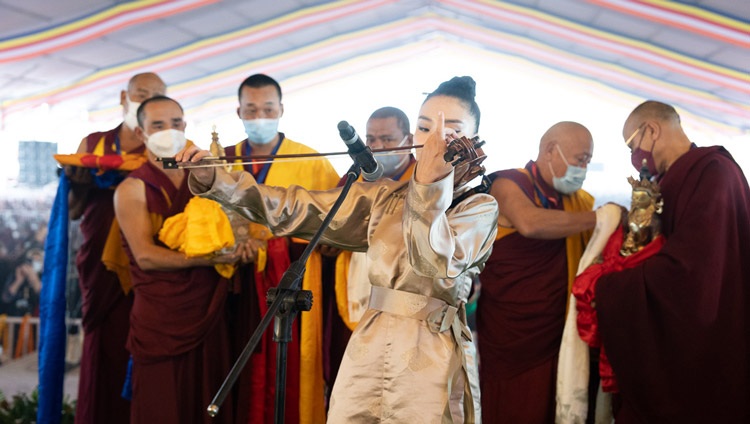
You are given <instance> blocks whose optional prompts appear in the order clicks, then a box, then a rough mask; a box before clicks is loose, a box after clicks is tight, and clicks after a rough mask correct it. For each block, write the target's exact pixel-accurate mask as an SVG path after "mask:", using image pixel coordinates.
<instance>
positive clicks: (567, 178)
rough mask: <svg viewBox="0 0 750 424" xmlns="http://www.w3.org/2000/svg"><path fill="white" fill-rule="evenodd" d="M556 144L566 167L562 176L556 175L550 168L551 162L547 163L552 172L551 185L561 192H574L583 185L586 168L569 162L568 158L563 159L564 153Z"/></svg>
mask: <svg viewBox="0 0 750 424" xmlns="http://www.w3.org/2000/svg"><path fill="white" fill-rule="evenodd" d="M556 146H557V150H558V151H559V152H560V157H562V160H563V161H564V162H565V165H567V166H568V169H567V170H566V171H565V175H563V176H562V177H556V176H555V171H553V170H552V163H551V162H548V163H547V164H548V165H549V170H550V172H551V173H552V186H553V187H554V188H555V190H556V191H557V192H559V193H562V194H572V193H575V192H576V191H578V190H580V189H581V187H582V186H583V181H584V180H585V179H586V168H582V167H580V166H573V165H571V164H569V163H568V160H567V159H565V155H564V154H563V152H562V149H561V148H560V145H559V144H557V145H556Z"/></svg>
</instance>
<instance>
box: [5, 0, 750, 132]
mask: <svg viewBox="0 0 750 424" xmlns="http://www.w3.org/2000/svg"><path fill="white" fill-rule="evenodd" d="M749 21H750V7H748V5H747V3H746V2H745V1H736V0H705V1H689V2H664V1H656V0H633V1H631V0H587V1H580V0H514V1H488V0H398V1H396V0H340V1H315V0H274V1H263V0H252V1H247V0H225V1H217V0H177V1H166V0H145V1H135V2H122V1H99V2H90V1H87V0H61V1H56V2H49V1H46V0H27V1H24V2H11V1H10V0H3V1H0V28H2V30H0V65H1V66H2V68H0V69H2V72H0V87H2V89H1V90H0V112H1V113H2V116H3V118H4V117H5V116H8V115H11V114H14V113H19V112H22V111H25V110H28V109H29V108H33V107H35V106H38V105H40V104H43V103H47V104H49V105H65V104H76V105H78V106H79V107H82V108H83V109H84V110H86V111H88V112H89V113H93V114H94V116H96V114H97V113H99V114H100V115H101V116H106V117H111V116H116V115H117V114H118V113H119V109H118V108H117V99H118V98H119V97H118V95H117V93H118V91H119V90H121V89H122V88H123V87H124V86H125V84H126V83H127V80H128V79H129V78H130V77H131V76H132V75H133V74H135V73H138V72H143V71H154V72H157V73H159V74H160V75H161V76H162V77H163V78H164V80H165V81H166V82H167V84H168V86H169V94H170V95H171V96H173V97H175V98H179V99H180V101H181V102H182V104H183V105H184V106H185V107H186V108H187V109H191V108H197V107H198V106H200V105H205V104H207V103H209V102H211V101H214V100H217V99H218V100H220V99H228V98H234V97H235V96H236V87H237V85H238V82H239V81H241V80H242V79H244V78H245V77H246V76H248V75H250V74H252V73H256V72H263V73H268V74H271V75H273V76H274V77H276V78H277V79H279V80H284V79H287V78H291V77H295V76H300V75H305V74H308V73H311V72H313V71H315V70H319V69H321V68H323V67H326V66H331V65H335V64H337V63H342V62H344V61H347V60H349V59H352V58H355V57H359V56H362V55H367V54H370V53H374V52H379V51H388V50H390V49H397V48H398V49H403V48H404V47H406V48H408V47H409V46H419V45H420V43H424V42H426V41H429V40H447V41H448V42H451V43H460V44H465V45H471V46H472V47H478V48H480V49H485V50H489V51H493V52H500V53H503V54H507V55H512V56H518V57H522V58H524V59H526V60H531V61H533V62H535V63H538V64H539V65H541V66H544V67H548V68H551V69H554V70H557V71H562V72H566V73H569V74H573V75H576V76H579V77H583V78H586V79H589V80H594V81H598V82H600V83H603V84H605V85H607V86H609V87H612V88H615V89H617V90H621V91H624V92H627V93H631V94H634V95H638V96H640V97H643V98H657V99H661V100H664V101H666V102H669V103H672V104H675V105H679V106H680V107H681V108H683V109H685V110H688V111H690V112H691V113H693V114H696V115H698V116H702V117H705V118H707V119H709V120H711V121H714V122H716V123H718V124H720V125H725V126H727V127H733V128H735V129H739V130H740V131H741V132H747V131H748V130H750V119H748V118H750V76H749V69H750V23H749ZM381 57H382V58H383V59H381V60H383V61H387V60H393V58H391V59H388V55H383V56H381ZM344 72H350V73H355V72H357V69H356V67H349V68H348V69H345V70H344ZM317 78H318V80H319V79H320V78H325V76H322V77H321V76H318V77H317ZM331 78H333V76H331ZM302 81H306V83H307V84H313V83H315V82H316V81H317V80H304V79H302ZM295 88H296V89H298V88H303V87H292V89H295ZM285 90H289V87H285ZM196 113H198V114H203V115H204V116H200V117H199V118H204V119H209V118H211V116H210V115H211V114H218V113H219V111H218V110H216V109H212V108H199V109H196Z"/></svg>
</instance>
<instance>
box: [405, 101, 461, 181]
mask: <svg viewBox="0 0 750 424" xmlns="http://www.w3.org/2000/svg"><path fill="white" fill-rule="evenodd" d="M455 136H456V135H455V132H454V131H453V130H451V129H450V128H445V115H444V114H443V112H438V121H437V126H436V128H435V131H433V132H431V133H430V135H429V137H427V141H425V143H424V146H423V147H422V151H421V152H420V153H419V161H418V162H417V171H416V174H415V175H414V179H415V180H416V181H417V182H418V183H423V184H430V183H434V182H435V181H440V180H442V179H443V178H445V176H446V175H448V174H450V173H451V171H452V170H453V166H452V165H451V164H450V163H449V162H446V161H445V159H444V158H443V156H444V155H445V152H446V151H447V150H448V143H447V142H446V139H449V140H452V139H453V138H455Z"/></svg>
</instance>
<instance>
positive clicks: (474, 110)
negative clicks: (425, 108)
mask: <svg viewBox="0 0 750 424" xmlns="http://www.w3.org/2000/svg"><path fill="white" fill-rule="evenodd" d="M476 94H477V83H476V82H475V81H474V78H472V77H469V76H463V77H453V78H451V79H450V80H448V81H445V82H443V83H441V84H440V85H439V86H438V88H436V89H435V91H433V92H432V93H430V94H428V95H427V98H425V99H424V101H425V102H426V101H427V100H429V99H430V98H432V97H435V96H448V97H454V98H456V99H459V100H461V101H462V102H464V104H465V105H466V107H467V108H468V109H469V113H470V114H471V116H473V117H474V119H475V120H476V121H477V128H476V129H477V131H479V118H480V117H481V112H480V111H479V105H477V102H476V101H475V100H474V97H476ZM422 104H424V102H422Z"/></svg>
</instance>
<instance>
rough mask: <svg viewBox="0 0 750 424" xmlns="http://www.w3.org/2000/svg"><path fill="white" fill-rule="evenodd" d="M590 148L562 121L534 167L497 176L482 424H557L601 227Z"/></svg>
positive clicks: (481, 329)
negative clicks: (578, 276)
mask: <svg viewBox="0 0 750 424" xmlns="http://www.w3.org/2000/svg"><path fill="white" fill-rule="evenodd" d="M593 147H594V146H593V140H592V137H591V133H590V132H589V131H588V130H587V129H586V128H585V127H584V126H583V125H580V124H578V123H575V122H560V123H557V124H555V125H553V126H552V127H551V128H550V129H549V130H547V132H546V133H545V134H544V135H543V136H542V139H541V142H540V145H539V156H538V157H537V159H536V160H535V161H529V163H528V164H526V166H525V167H524V168H520V169H508V170H504V171H498V172H495V173H494V174H492V175H491V176H490V178H491V179H492V180H493V183H492V189H491V191H490V193H491V194H492V195H493V196H494V197H495V199H496V200H497V202H498V208H499V212H500V215H499V218H498V235H497V239H496V240H495V243H494V246H493V252H492V255H491V256H490V259H489V260H488V261H487V265H486V268H485V269H484V271H483V272H482V274H481V276H480V279H481V281H482V292H481V295H480V296H479V302H478V309H477V327H478V328H477V329H478V333H479V337H478V339H479V356H480V358H481V360H482V363H481V367H480V384H481V388H482V412H483V419H484V422H488V423H499V422H518V423H521V422H523V423H548V422H554V413H555V382H556V372H557V353H558V349H559V346H560V339H561V337H562V332H563V325H564V322H565V308H566V302H567V299H568V294H569V287H570V284H571V283H572V281H573V279H574V277H575V273H576V267H577V264H578V261H579V259H580V255H581V253H582V252H583V249H584V248H585V243H586V242H587V241H588V237H589V235H590V231H591V230H592V229H593V228H594V225H595V223H596V214H595V213H594V212H593V211H592V207H593V204H594V199H593V197H591V196H590V195H589V194H588V193H586V192H585V191H583V190H582V189H581V186H582V184H583V181H584V179H585V177H586V167H587V165H588V163H589V161H590V160H591V155H592V153H593Z"/></svg>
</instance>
